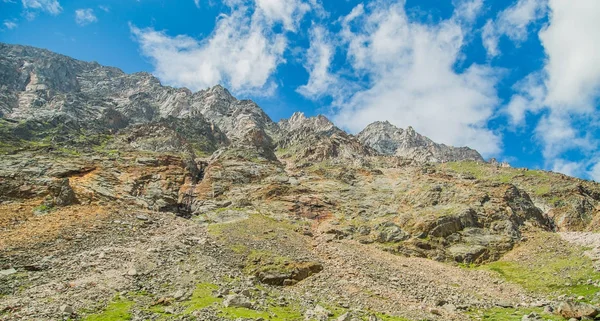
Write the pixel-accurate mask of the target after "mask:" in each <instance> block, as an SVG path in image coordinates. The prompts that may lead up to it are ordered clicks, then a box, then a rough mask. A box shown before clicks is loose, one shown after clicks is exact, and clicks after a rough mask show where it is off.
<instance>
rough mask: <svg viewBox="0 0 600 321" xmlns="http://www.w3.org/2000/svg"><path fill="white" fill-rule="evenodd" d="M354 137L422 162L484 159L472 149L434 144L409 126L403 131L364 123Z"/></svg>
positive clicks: (383, 123)
mask: <svg viewBox="0 0 600 321" xmlns="http://www.w3.org/2000/svg"><path fill="white" fill-rule="evenodd" d="M358 139H359V140H360V141H361V142H362V143H363V144H365V145H366V146H369V147H371V148H373V149H375V150H376V151H378V152H379V153H381V154H383V155H394V156H401V157H406V158H411V159H415V160H418V161H422V162H442V163H443V162H455V161H461V160H472V161H479V162H483V161H484V160H483V157H481V155H480V154H479V153H478V152H477V151H476V150H474V149H471V148H468V147H452V146H446V145H444V144H436V143H435V142H433V141H432V140H431V139H429V138H427V137H425V136H423V135H421V134H419V133H417V132H415V130H414V129H413V128H412V127H408V128H407V129H406V130H403V129H401V128H398V127H396V126H394V125H392V124H390V123H389V122H387V121H383V122H381V121H378V122H374V123H372V124H370V125H368V126H367V127H366V128H365V129H364V130H363V131H361V132H360V133H359V134H358Z"/></svg>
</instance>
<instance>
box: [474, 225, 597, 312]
mask: <svg viewBox="0 0 600 321" xmlns="http://www.w3.org/2000/svg"><path fill="white" fill-rule="evenodd" d="M513 251H514V252H513V253H512V255H509V256H507V257H505V258H503V259H501V260H500V261H496V262H493V263H489V264H487V265H484V266H482V267H481V268H482V269H487V270H490V271H493V272H496V273H498V274H499V275H500V276H501V277H502V278H504V279H505V280H507V281H509V282H514V283H517V284H520V285H521V286H523V287H524V288H525V289H527V290H530V291H532V292H538V293H545V294H551V295H560V294H566V295H572V296H576V297H578V296H584V297H585V298H586V300H590V299H592V298H593V297H594V295H595V294H596V293H597V292H598V291H599V290H600V288H598V287H595V286H593V285H588V280H590V279H591V280H592V281H594V282H596V281H600V273H598V272H596V271H595V269H594V267H593V264H592V261H591V259H589V258H588V257H587V256H585V255H584V254H583V252H584V249H583V248H581V247H578V246H575V245H572V244H567V243H566V242H564V241H562V240H561V239H560V237H559V236H557V235H554V234H551V233H543V234H540V235H539V236H536V237H535V238H533V239H531V240H529V241H527V242H526V243H525V244H523V245H521V246H520V247H518V248H516V249H515V250H513Z"/></svg>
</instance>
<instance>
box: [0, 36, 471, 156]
mask: <svg viewBox="0 0 600 321" xmlns="http://www.w3.org/2000/svg"><path fill="white" fill-rule="evenodd" d="M0 52H1V53H2V54H3V56H4V58H3V60H2V61H1V62H0V63H1V65H2V66H3V68H2V69H3V71H0V73H2V74H3V75H5V81H4V84H3V85H4V86H6V87H7V88H8V89H9V91H8V95H7V96H8V97H6V96H5V97H0V98H4V99H0V113H1V114H2V117H4V118H8V119H13V120H27V119H32V118H33V119H35V118H40V117H41V118H47V117H53V116H57V115H59V114H65V115H67V116H69V117H72V118H73V119H74V120H76V121H81V122H90V121H97V120H100V121H101V122H102V119H103V116H105V115H103V113H104V112H105V111H107V110H108V112H111V111H112V110H113V109H114V111H116V113H120V114H122V116H121V115H118V114H117V115H113V117H121V118H126V119H127V121H126V122H122V123H123V124H130V123H131V124H137V123H148V122H152V121H157V120H159V119H160V118H166V117H171V116H172V117H175V118H182V117H197V115H202V116H204V118H206V120H208V121H209V122H210V123H212V124H214V125H216V126H217V127H219V129H220V130H221V131H223V132H224V133H225V134H226V135H227V136H228V138H229V139H230V140H232V141H235V140H240V139H242V140H243V139H244V136H246V135H247V133H246V132H247V131H249V130H251V129H252V128H254V127H257V128H260V129H261V130H262V131H264V132H265V134H266V135H268V136H269V137H270V139H271V140H273V141H279V137H280V136H281V134H282V133H281V131H282V129H283V130H284V131H292V130H298V129H299V128H297V127H298V126H303V128H305V130H309V131H315V130H318V131H324V130H325V129H333V128H334V127H335V125H334V124H333V123H331V121H329V120H328V119H327V118H326V117H325V116H323V115H317V116H315V117H310V118H306V117H305V116H304V114H302V113H295V114H293V115H292V117H291V118H290V119H288V120H282V121H280V122H279V123H275V122H273V121H272V120H271V119H270V118H269V116H268V115H267V114H266V113H264V111H263V110H262V109H261V108H260V107H259V106H258V105H256V103H254V102H253V101H251V100H238V99H236V98H235V97H234V96H233V95H231V93H230V92H229V91H228V90H227V89H226V88H224V87H223V86H221V85H216V86H213V87H211V88H207V89H205V90H200V91H197V92H191V91H190V90H189V89H187V88H174V87H169V86H163V85H162V84H161V83H160V81H159V80H158V79H157V78H155V77H154V76H152V75H151V74H148V73H145V72H138V73H133V74H126V73H124V72H123V71H122V70H120V69H118V68H114V67H105V66H102V65H100V64H98V63H96V62H83V61H79V60H75V59H72V58H69V57H67V56H64V55H59V54H55V53H53V52H51V51H48V50H45V49H37V48H33V47H26V46H15V45H7V44H0ZM15 69H16V70H17V71H18V72H17V73H15ZM11 71H12V74H11ZM9 82H10V83H9ZM5 95H6V94H5ZM90 100H95V101H96V102H97V104H96V105H93V104H90V103H89V101H90ZM75 105H77V107H75ZM113 114H114V113H113ZM201 121H205V120H201ZM308 123H312V125H308V126H307V124H308ZM214 125H213V126H214ZM372 125H373V124H372ZM319 126H325V127H327V128H317V127H319ZM113 127H114V126H113ZM370 127H372V126H371V125H369V126H367V128H365V130H368V129H369V128H370ZM112 129H118V128H112ZM365 130H363V132H362V133H364V132H365ZM334 131H336V132H337V133H338V134H339V133H341V132H343V130H341V129H339V128H337V127H335V129H334ZM344 134H345V135H348V133H346V132H344ZM357 137H360V134H359V135H358V136H357ZM416 137H418V138H419V139H421V140H423V138H422V137H424V136H421V135H418V136H416ZM428 142H429V144H425V145H424V144H421V145H414V146H411V147H410V148H411V152H405V153H400V152H398V153H399V155H398V156H404V157H409V158H414V159H415V160H418V161H434V162H439V161H449V160H460V159H462V158H461V157H460V156H461V155H462V154H460V155H452V157H446V155H445V154H444V153H440V152H437V153H434V154H435V155H429V156H428V155H427V154H431V151H430V150H429V151H417V150H418V149H420V148H422V147H425V148H429V149H431V147H432V146H433V149H434V150H436V151H437V150H440V149H443V148H444V147H441V148H440V146H445V145H438V144H434V143H433V142H431V141H428ZM361 143H364V141H361ZM375 144H377V143H376V142H375ZM398 144H402V143H401V142H398ZM404 144H405V145H406V144H407V143H406V142H404ZM426 145H427V146H426ZM369 147H371V146H369ZM405 149H406V148H405ZM375 150H377V148H376V149H375ZM446 150H448V149H447V148H446ZM377 151H378V152H381V151H379V150H377ZM383 154H385V153H383ZM474 158H475V157H470V158H469V159H474ZM477 160H479V161H483V158H481V157H479V158H477Z"/></svg>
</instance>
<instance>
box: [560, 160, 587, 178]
mask: <svg viewBox="0 0 600 321" xmlns="http://www.w3.org/2000/svg"><path fill="white" fill-rule="evenodd" d="M582 167H583V165H582V163H579V162H571V161H567V160H564V159H557V160H556V161H555V162H554V164H553V166H552V171H554V172H557V173H562V174H565V175H569V176H581V175H582V174H584V173H582V171H581V169H582Z"/></svg>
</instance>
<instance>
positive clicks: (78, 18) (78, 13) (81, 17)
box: [75, 8, 98, 26]
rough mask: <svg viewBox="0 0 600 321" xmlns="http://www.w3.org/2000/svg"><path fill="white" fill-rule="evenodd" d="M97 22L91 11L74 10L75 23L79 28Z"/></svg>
mask: <svg viewBox="0 0 600 321" xmlns="http://www.w3.org/2000/svg"><path fill="white" fill-rule="evenodd" d="M96 21H98V18H96V15H94V10H93V9H89V8H88V9H77V10H75V22H76V23H77V24H78V25H80V26H85V25H89V24H90V23H94V22H96Z"/></svg>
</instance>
